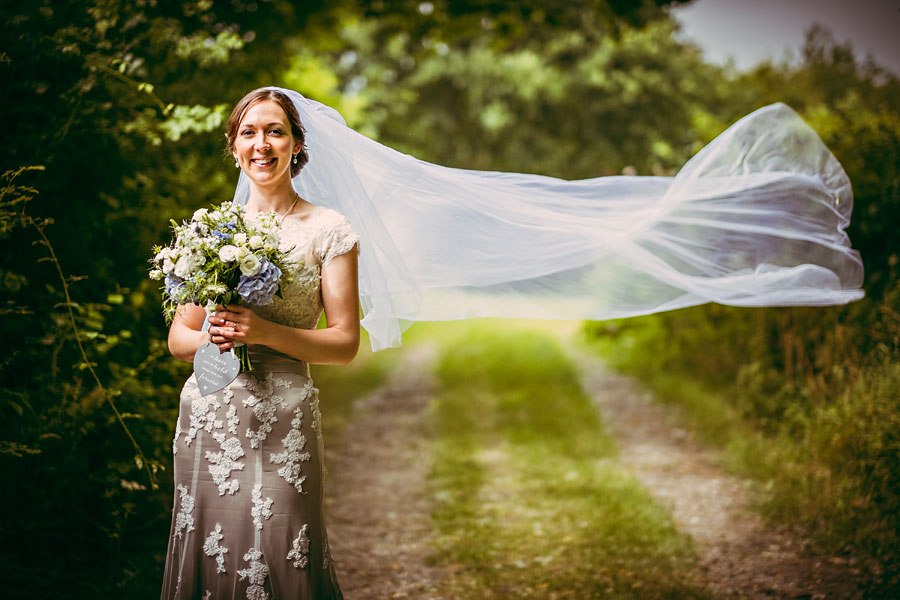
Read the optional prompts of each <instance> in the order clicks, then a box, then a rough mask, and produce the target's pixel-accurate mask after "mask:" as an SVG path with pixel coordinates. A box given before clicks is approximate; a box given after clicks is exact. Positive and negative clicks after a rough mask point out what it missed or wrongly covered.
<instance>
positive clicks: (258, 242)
mask: <svg viewBox="0 0 900 600" xmlns="http://www.w3.org/2000/svg"><path fill="white" fill-rule="evenodd" d="M262 245H263V240H262V237H260V236H258V235H254V236H253V237H251V238H250V247H251V248H253V249H254V250H257V249H259V248H260V246H262Z"/></svg>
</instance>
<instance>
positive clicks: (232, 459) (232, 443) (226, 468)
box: [206, 406, 244, 496]
mask: <svg viewBox="0 0 900 600" xmlns="http://www.w3.org/2000/svg"><path fill="white" fill-rule="evenodd" d="M232 408H234V407H233V406H232ZM213 438H215V440H216V441H217V442H219V447H220V448H222V450H221V451H219V452H210V451H209V450H207V451H206V460H208V461H209V463H210V464H209V474H210V475H211V476H212V479H213V482H214V483H215V484H216V485H218V486H219V495H220V496H224V495H225V493H226V492H228V493H229V494H232V495H234V494H235V492H237V491H238V489H240V483H239V482H238V480H237V479H232V480H231V481H226V480H227V479H228V478H229V477H230V476H231V472H232V471H243V470H244V463H242V462H238V460H237V459H239V458H241V457H242V456H244V449H243V448H241V440H239V439H238V438H236V437H233V438H229V439H227V440H226V439H225V434H224V433H222V432H219V431H217V432H216V433H214V434H213Z"/></svg>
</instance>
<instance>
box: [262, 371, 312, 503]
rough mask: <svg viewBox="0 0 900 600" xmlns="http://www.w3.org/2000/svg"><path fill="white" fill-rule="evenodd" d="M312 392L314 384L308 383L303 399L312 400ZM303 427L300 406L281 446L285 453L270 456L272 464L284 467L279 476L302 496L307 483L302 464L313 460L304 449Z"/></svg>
mask: <svg viewBox="0 0 900 600" xmlns="http://www.w3.org/2000/svg"><path fill="white" fill-rule="evenodd" d="M311 391H312V382H311V381H307V383H306V385H305V386H304V388H303V391H302V392H301V395H302V397H303V398H304V399H306V398H310V397H311V396H312V395H311V394H310V392H311ZM302 426H303V409H302V405H300V406H297V408H296V409H294V418H293V419H291V430H290V431H289V432H288V434H287V436H286V437H285V438H284V439H283V440H281V444H282V446H284V452H278V453H277V454H270V455H269V460H270V461H271V462H272V464H275V465H284V466H283V467H281V468H280V469H278V474H279V475H281V476H282V477H283V478H284V480H285V481H287V482H288V483H290V484H291V485H293V486H294V487H295V488H296V489H297V491H298V492H300V493H301V494H302V493H304V492H303V482H304V481H306V475H302V473H303V468H302V465H301V463H302V462H308V461H309V460H310V458H311V455H310V453H309V452H304V451H303V448H304V447H305V446H306V436H305V435H303V433H302V432H301V431H300V428H301V427H302Z"/></svg>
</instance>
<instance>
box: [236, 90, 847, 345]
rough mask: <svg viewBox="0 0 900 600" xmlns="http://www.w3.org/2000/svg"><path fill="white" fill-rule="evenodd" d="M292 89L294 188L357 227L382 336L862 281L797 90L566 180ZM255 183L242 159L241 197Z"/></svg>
mask: <svg viewBox="0 0 900 600" xmlns="http://www.w3.org/2000/svg"><path fill="white" fill-rule="evenodd" d="M277 89H281V88H277ZM281 91H283V92H284V93H286V94H287V95H288V96H289V97H290V98H291V100H292V101H293V102H294V104H295V106H296V107H297V110H298V111H299V113H300V119H301V121H302V123H303V126H304V127H305V129H306V132H307V136H306V142H307V146H308V147H309V155H310V162H309V164H308V165H307V166H306V167H305V168H304V169H303V170H302V171H301V173H300V174H299V175H298V176H297V177H295V178H294V180H293V185H294V188H295V189H296V190H297V192H298V193H299V194H300V195H301V196H302V197H303V198H305V199H306V200H308V201H309V202H312V203H313V204H318V205H322V206H326V207H329V208H332V209H334V210H336V211H338V212H340V213H342V214H343V215H344V216H346V217H347V218H348V219H349V220H350V222H351V224H352V225H353V227H354V229H355V230H356V231H357V233H359V235H360V238H361V243H360V276H359V285H360V300H361V303H362V309H363V314H364V318H363V320H362V324H363V326H364V327H365V328H366V330H367V331H368V333H369V336H370V339H371V343H372V347H373V349H375V350H378V349H382V348H386V347H389V346H396V345H398V344H399V343H400V341H401V333H402V331H403V329H405V327H406V326H408V325H409V323H410V322H412V321H420V320H451V319H464V318H468V317H484V316H497V317H525V318H550V319H553V318H558V319H597V320H602V319H611V318H617V317H628V316H635V315H642V314H648V313H654V312H658V311H664V310H671V309H675V308H681V307H686V306H692V305H697V304H703V303H706V302H719V303H722V304H730V305H736V306H790V305H805V306H824V305H833V304H844V303H847V302H851V301H853V300H857V299H859V298H862V297H863V291H862V290H861V289H860V285H861V283H862V274H863V271H862V262H861V260H860V257H859V254H858V253H857V252H856V251H855V250H853V249H852V248H851V247H850V240H849V238H848V237H847V235H846V233H845V232H844V228H845V227H846V226H847V225H848V223H849V219H850V213H851V210H852V207H853V193H852V190H851V187H850V181H849V180H848V178H847V176H846V174H845V173H844V170H843V169H842V167H841V165H840V164H839V163H838V161H837V160H836V159H835V157H834V156H833V155H832V154H831V152H829V150H828V149H827V148H826V147H825V145H824V144H823V143H822V141H821V140H820V139H819V138H818V136H817V135H816V133H815V132H814V131H813V130H812V129H811V128H810V127H809V126H808V125H807V124H806V123H804V122H803V120H802V119H801V118H800V117H799V116H798V115H797V113H795V112H794V111H793V110H792V109H790V108H789V107H788V106H786V105H784V104H773V105H770V106H766V107H763V108H761V109H759V110H757V111H755V112H753V113H752V114H750V115H748V116H746V117H744V118H742V119H741V120H739V121H738V122H737V123H735V124H734V125H732V126H731V127H730V128H729V129H728V130H726V131H725V132H724V133H722V134H721V135H720V136H719V137H718V138H716V139H715V140H713V141H712V142H711V143H710V144H709V145H708V146H706V147H705V148H704V149H703V150H701V151H700V152H699V153H698V154H697V155H696V156H694V157H693V158H692V159H691V160H689V161H688V162H687V164H685V165H684V167H683V168H682V169H681V170H680V171H679V173H678V174H677V175H676V176H675V177H640V176H635V177H633V176H615V177H598V178H595V179H586V180H580V181H565V180H560V179H555V178H551V177H544V176H539V175H527V174H519V173H500V172H484V171H469V170H462V169H452V168H448V167H442V166H439V165H434V164H430V163H427V162H424V161H421V160H418V159H416V158H414V157H412V156H409V155H406V154H402V153H400V152H397V151H395V150H392V149H391V148H388V147H385V146H383V145H381V144H379V143H377V142H375V141H373V140H371V139H369V138H367V137H365V136H363V135H361V134H359V133H357V132H356V131H354V130H352V129H350V128H348V127H347V126H346V124H345V123H344V120H343V119H342V118H341V116H340V115H339V114H338V113H337V111H335V110H333V109H332V108H330V107H328V106H325V105H323V104H321V103H319V102H316V101H313V100H310V99H308V98H305V97H303V96H302V95H300V94H298V93H297V92H294V91H291V90H285V89H281ZM248 196H249V187H248V184H247V180H246V178H245V176H244V175H243V174H242V175H241V178H240V180H239V182H238V186H237V190H236V192H235V199H236V201H238V202H242V203H243V202H246V200H247V198H248Z"/></svg>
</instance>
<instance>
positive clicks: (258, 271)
mask: <svg viewBox="0 0 900 600" xmlns="http://www.w3.org/2000/svg"><path fill="white" fill-rule="evenodd" d="M243 213H244V211H243V208H242V207H241V206H240V205H237V204H234V203H233V202H223V203H222V204H221V205H220V206H212V207H211V208H209V209H206V208H201V209H199V210H197V211H196V212H195V213H194V216H193V217H191V220H190V222H186V221H185V222H182V223H181V224H180V225H179V224H178V223H176V222H175V221H174V220H173V221H171V223H172V231H173V234H174V238H175V239H174V241H173V242H172V243H171V244H170V245H169V246H155V247H154V248H153V253H154V257H153V258H152V259H151V261H150V262H151V264H152V266H151V268H150V278H151V279H155V280H164V286H163V287H162V288H160V290H161V291H162V298H163V300H162V305H163V314H164V315H165V317H166V323H171V322H172V319H173V318H174V317H175V310H176V309H177V307H178V306H179V305H181V304H187V303H192V304H199V305H201V306H204V307H205V308H206V311H207V312H208V313H211V312H214V311H215V309H216V307H217V306H218V305H224V304H230V303H233V302H242V303H243V304H245V305H249V306H265V305H267V304H271V302H272V299H273V298H274V297H275V296H278V297H279V298H280V297H281V286H282V284H284V283H288V282H289V276H288V275H286V274H285V273H286V271H287V270H286V269H285V261H286V260H287V254H288V253H287V252H281V251H279V250H278V243H279V233H280V228H281V224H280V222H279V220H278V216H277V215H276V214H275V213H274V212H266V213H260V214H259V217H258V218H257V220H256V222H255V223H253V224H250V223H248V222H247V221H245V220H244V214H243ZM239 344H240V342H237V343H235V346H236V348H235V350H236V354H237V356H238V358H239V359H240V361H241V371H242V372H243V371H249V370H251V368H252V367H251V365H250V357H249V354H248V352H247V347H246V346H244V345H243V344H240V346H239Z"/></svg>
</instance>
